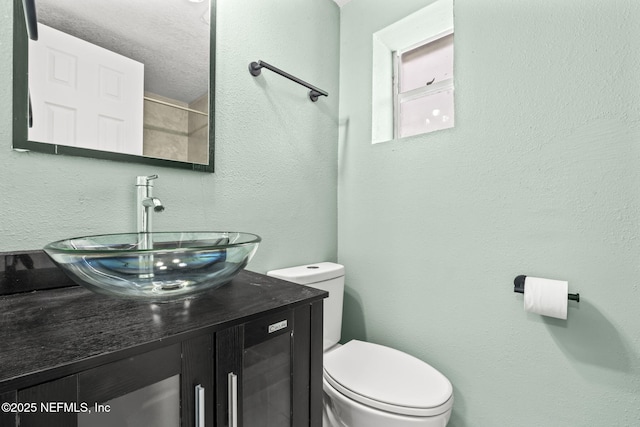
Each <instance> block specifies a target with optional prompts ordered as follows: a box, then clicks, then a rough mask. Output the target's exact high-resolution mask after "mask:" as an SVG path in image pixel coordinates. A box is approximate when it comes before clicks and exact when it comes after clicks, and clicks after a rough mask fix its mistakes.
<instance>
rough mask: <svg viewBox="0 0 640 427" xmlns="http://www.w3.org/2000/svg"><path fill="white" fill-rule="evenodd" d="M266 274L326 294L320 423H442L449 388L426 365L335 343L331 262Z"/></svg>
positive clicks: (337, 324)
mask: <svg viewBox="0 0 640 427" xmlns="http://www.w3.org/2000/svg"><path fill="white" fill-rule="evenodd" d="M267 275H269V276H273V277H277V278H280V279H284V280H288V281H290V282H294V283H298V284H301V285H306V286H311V287H314V288H318V289H322V290H325V291H328V292H329V297H328V298H327V299H325V300H324V313H323V315H324V320H323V322H324V323H323V326H324V335H323V349H324V355H323V357H324V361H323V389H324V402H323V421H322V423H323V427H444V426H446V425H447V422H448V421H449V417H450V416H451V408H452V407H453V387H452V386H451V383H450V382H449V380H448V379H447V378H446V377H445V376H444V375H442V374H441V373H440V372H438V371H437V370H436V369H435V368H433V367H431V366H430V365H429V364H427V363H425V362H423V361H422V360H420V359H417V358H415V357H413V356H410V355H408V354H406V353H403V352H401V351H399V350H395V349H392V348H389V347H385V346H382V345H378V344H373V343H368V342H363V341H358V340H352V341H349V342H348V343H346V344H343V345H340V344H338V341H339V340H340V333H341V329H342V301H343V293H344V267H343V266H342V265H340V264H334V263H331V262H321V263H318V264H311V265H303V266H298V267H291V268H284V269H281V270H273V271H270V272H268V273H267Z"/></svg>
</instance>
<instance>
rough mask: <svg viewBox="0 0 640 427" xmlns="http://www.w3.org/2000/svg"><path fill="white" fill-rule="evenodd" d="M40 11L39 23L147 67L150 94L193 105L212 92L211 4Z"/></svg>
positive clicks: (69, 3)
mask: <svg viewBox="0 0 640 427" xmlns="http://www.w3.org/2000/svg"><path fill="white" fill-rule="evenodd" d="M36 6H37V15H38V21H39V22H41V23H43V24H46V25H48V26H51V27H53V28H56V29H58V30H60V31H63V32H66V33H68V34H71V35H73V36H75V37H79V38H82V39H84V40H87V41H89V42H91V43H93V44H96V45H98V46H101V47H103V48H105V49H109V50H111V51H114V52H117V53H120V54H121V55H124V56H126V57H129V58H131V59H134V60H136V61H139V62H142V63H144V64H145V91H148V92H153V93H156V94H159V95H162V96H165V97H168V98H172V99H176V100H179V101H183V102H186V103H190V102H191V101H193V100H194V99H196V98H198V97H200V96H202V95H203V94H205V93H206V92H207V90H208V87H209V86H208V85H209V31H210V26H209V24H208V23H207V22H208V16H209V2H208V1H204V2H200V3H197V2H192V1H189V0H153V1H150V0H91V1H78V0H36ZM205 18H206V21H207V22H205Z"/></svg>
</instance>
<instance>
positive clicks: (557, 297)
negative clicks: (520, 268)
mask: <svg viewBox="0 0 640 427" xmlns="http://www.w3.org/2000/svg"><path fill="white" fill-rule="evenodd" d="M568 292H569V282H565V281H563V280H552V279H542V278H540V277H529V276H527V278H526V279H525V280H524V310H525V311H528V312H530V313H536V314H541V315H543V316H550V317H556V318H558V319H566V318H567V305H568V298H567V296H568V295H567V294H568Z"/></svg>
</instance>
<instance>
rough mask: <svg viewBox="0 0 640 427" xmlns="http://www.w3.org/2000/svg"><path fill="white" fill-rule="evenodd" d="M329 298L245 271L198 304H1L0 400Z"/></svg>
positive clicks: (83, 298)
mask: <svg viewBox="0 0 640 427" xmlns="http://www.w3.org/2000/svg"><path fill="white" fill-rule="evenodd" d="M327 295H328V294H327V293H326V292H324V291H320V290H317V289H314V288H310V287H305V286H300V285H296V284H293V283H290V282H286V281H283V280H280V279H276V278H273V277H268V276H265V275H262V274H258V273H253V272H250V271H246V270H245V271H242V272H241V273H240V274H239V275H238V276H237V277H236V278H235V279H234V280H233V281H232V282H231V283H229V284H227V285H224V286H222V287H220V288H217V289H214V290H212V291H210V292H207V293H204V294H201V295H199V296H197V297H196V298H192V299H188V300H183V301H177V302H170V303H158V304H153V303H148V302H147V303H142V302H136V301H130V300H123V299H116V298H110V297H106V296H102V295H98V294H95V293H93V292H90V291H88V290H86V289H84V288H82V287H68V288H61V289H53V290H45V291H35V292H29V293H22V294H15V295H9V296H3V297H0V393H2V392H4V391H7V390H12V389H16V388H21V387H25V386H29V385H32V384H36V383H38V382H42V381H48V380H50V379H54V378H58V377H60V376H63V375H68V374H71V373H73V372H77V371H79V370H82V369H86V368H88V367H92V366H97V365H99V364H102V363H107V362H110V361H113V360H117V359H121V358H123V357H129V355H133V354H137V353H141V352H143V351H149V350H152V349H155V348H159V347H162V346H164V345H168V344H171V343H174V342H179V341H182V340H183V339H185V338H190V337H192V336H195V335H198V334H202V333H209V332H214V331H216V330H220V329H223V328H225V327H228V326H231V325H232V324H236V323H241V322H244V321H247V320H251V319H253V318H256V317H258V316H260V315H263V314H267V313H270V312H273V311H276V310H279V309H283V308H287V307H294V306H297V305H301V304H305V303H309V302H311V301H317V300H320V299H322V298H325V297H326V296H327Z"/></svg>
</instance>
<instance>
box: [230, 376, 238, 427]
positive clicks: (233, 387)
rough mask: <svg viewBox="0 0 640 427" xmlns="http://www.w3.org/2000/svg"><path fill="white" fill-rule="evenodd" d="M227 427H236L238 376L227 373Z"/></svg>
mask: <svg viewBox="0 0 640 427" xmlns="http://www.w3.org/2000/svg"><path fill="white" fill-rule="evenodd" d="M228 397H229V427H238V376H237V375H236V374H234V373H233V372H229V396H228Z"/></svg>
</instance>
